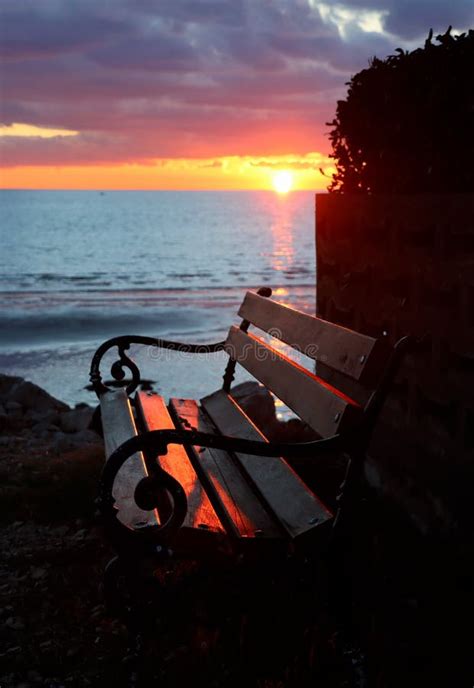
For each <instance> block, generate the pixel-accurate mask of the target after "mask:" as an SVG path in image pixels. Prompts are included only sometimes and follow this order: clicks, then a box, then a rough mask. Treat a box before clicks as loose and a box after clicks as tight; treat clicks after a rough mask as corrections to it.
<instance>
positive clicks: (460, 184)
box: [329, 27, 474, 193]
mask: <svg viewBox="0 0 474 688" xmlns="http://www.w3.org/2000/svg"><path fill="white" fill-rule="evenodd" d="M432 33H433V32H432V31H430V35H429V37H428V39H427V40H426V42H425V45H424V47H423V48H419V49H418V50H414V51H413V52H404V51H403V50H401V49H398V50H397V51H396V53H397V54H396V55H390V56H389V57H387V58H386V59H385V60H379V59H378V58H376V57H374V58H373V60H372V61H371V63H370V66H369V68H368V69H364V70H363V71H361V72H359V73H358V74H356V75H355V76H353V77H352V79H351V80H350V82H349V83H348V86H349V90H348V94H347V98H346V99H345V100H341V101H338V103H337V110H336V117H335V119H334V121H333V122H330V123H329V126H332V127H333V129H332V131H331V132H330V139H331V143H332V148H333V153H332V157H334V158H335V159H336V170H337V171H336V174H335V176H334V177H333V180H332V183H331V185H330V187H329V191H332V192H345V193H370V192H373V193H420V192H440V191H445V192H456V191H460V192H465V191H471V192H472V191H474V172H473V169H474V168H473V166H474V31H473V30H470V31H469V32H468V33H467V34H465V33H463V34H461V35H460V36H452V35H451V27H450V28H449V29H448V31H447V32H446V33H445V34H444V35H442V36H437V38H436V41H437V44H434V43H433V42H432Z"/></svg>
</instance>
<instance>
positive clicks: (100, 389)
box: [89, 335, 224, 397]
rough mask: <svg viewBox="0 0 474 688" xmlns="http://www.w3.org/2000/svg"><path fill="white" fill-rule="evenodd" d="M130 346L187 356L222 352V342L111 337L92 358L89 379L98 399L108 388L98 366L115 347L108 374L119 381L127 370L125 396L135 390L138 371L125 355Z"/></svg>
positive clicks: (130, 336)
mask: <svg viewBox="0 0 474 688" xmlns="http://www.w3.org/2000/svg"><path fill="white" fill-rule="evenodd" d="M131 344H144V345H146V346H153V347H157V348H159V349H168V350H171V351H179V352H181V353H189V354H213V353H216V352H218V351H223V349H224V342H216V343H214V344H185V343H183V342H173V341H170V340H167V339H159V338H156V337H142V336H140V335H125V336H122V337H113V338H112V339H108V340H107V341H106V342H104V343H103V344H101V345H100V346H99V348H98V349H97V351H96V352H95V354H94V356H93V357H92V362H91V367H90V375H89V379H90V381H91V383H92V387H93V389H94V392H95V393H96V394H97V396H98V397H100V396H101V395H102V394H103V393H104V392H107V391H108V390H109V388H108V387H107V386H106V385H105V384H104V383H103V382H102V376H101V374H100V364H101V361H102V358H103V357H104V355H105V354H106V353H107V352H108V351H109V350H110V349H113V348H114V347H117V351H118V359H117V360H116V361H115V363H113V364H112V366H111V369H110V373H111V375H112V377H113V378H114V380H117V381H120V380H123V378H124V377H125V369H128V370H129V371H130V373H131V374H132V380H131V382H130V383H129V384H128V385H127V388H126V391H127V394H129V395H130V394H131V393H132V392H134V391H135V390H136V388H137V387H138V385H139V384H140V370H139V368H138V366H137V365H136V363H134V362H133V361H132V359H131V358H130V357H129V356H127V354H126V353H125V352H126V351H127V350H128V349H129V348H130V345H131Z"/></svg>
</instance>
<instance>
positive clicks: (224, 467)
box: [101, 389, 333, 552]
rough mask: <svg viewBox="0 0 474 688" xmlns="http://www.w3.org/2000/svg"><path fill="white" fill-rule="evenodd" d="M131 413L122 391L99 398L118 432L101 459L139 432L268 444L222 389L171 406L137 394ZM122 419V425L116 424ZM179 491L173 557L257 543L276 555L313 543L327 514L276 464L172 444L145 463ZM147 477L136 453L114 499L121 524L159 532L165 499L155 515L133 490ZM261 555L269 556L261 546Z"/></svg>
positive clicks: (165, 511) (119, 480) (108, 438)
mask: <svg viewBox="0 0 474 688" xmlns="http://www.w3.org/2000/svg"><path fill="white" fill-rule="evenodd" d="M134 407H135V408H134V409H133V408H132V406H131V403H130V401H129V399H128V397H127V395H126V393H125V391H124V390H120V389H119V390H115V391H113V392H110V393H107V394H106V395H103V396H102V398H101V412H102V418H103V422H104V424H105V423H110V419H111V418H112V417H113V418H114V422H113V424H114V427H115V428H116V431H115V433H113V434H110V433H107V434H106V456H107V458H108V457H109V456H110V455H111V454H112V452H113V451H114V450H115V449H116V448H117V447H118V446H119V445H120V444H122V442H124V441H125V440H127V439H129V438H130V437H133V436H136V435H138V433H139V431H142V432H146V431H151V430H171V429H182V430H197V431H199V432H205V433H217V432H220V433H221V434H223V435H227V436H232V437H240V438H242V439H254V440H259V441H264V442H266V441H267V440H266V438H265V436H264V435H263V434H262V433H261V432H260V431H259V430H258V429H257V428H256V426H255V425H254V424H253V423H252V421H251V420H250V418H249V417H248V416H247V415H246V414H245V412H244V411H243V410H242V408H241V407H240V406H239V405H238V403H237V402H236V401H235V400H234V399H233V397H232V396H231V395H230V394H228V393H226V392H224V391H222V390H220V391H218V392H216V393H215V394H211V395H210V396H207V397H205V398H203V399H202V400H201V405H199V404H198V403H197V402H196V401H195V400H193V399H171V400H170V403H169V407H167V406H166V403H165V401H164V399H163V398H162V397H161V396H160V395H158V394H157V393H155V392H138V393H137V394H136V395H135V400H134ZM118 419H120V422H118ZM149 458H150V459H154V460H157V461H158V463H159V465H160V467H161V468H163V469H164V470H165V471H166V472H167V473H169V474H170V475H172V476H173V477H174V478H175V479H176V480H177V481H178V482H179V483H180V485H181V486H182V487H183V489H184V491H185V494H186V498H187V503H188V510H187V513H186V516H185V519H184V522H183V524H182V526H181V528H180V529H179V530H178V532H177V533H176V535H175V536H174V538H173V540H172V542H171V543H170V545H171V546H172V547H173V549H175V550H176V551H178V552H179V551H181V550H183V551H193V550H199V551H202V549H203V548H204V549H205V548H206V546H209V547H210V548H211V549H212V548H213V547H219V548H220V549H221V550H224V549H225V548H226V547H228V548H229V549H230V550H233V549H235V548H236V547H238V548H244V549H247V550H249V549H251V548H252V543H253V542H255V541H257V540H258V547H259V548H260V547H261V546H262V545H263V544H264V543H266V544H267V545H268V546H270V547H273V548H274V549H275V550H277V549H280V550H282V549H283V548H284V547H285V546H286V544H285V543H287V542H288V540H290V541H293V542H297V541H298V542H300V541H303V540H305V541H307V540H309V541H314V539H315V538H316V537H318V538H320V537H321V526H322V525H324V524H329V523H330V522H331V520H332V517H333V515H332V513H331V512H330V511H329V509H327V508H326V507H325V506H324V505H323V504H322V502H321V501H320V500H319V499H318V498H317V496H316V495H314V494H313V493H312V492H311V490H310V489H309V488H308V487H307V486H306V485H305V484H304V483H303V481H302V480H301V479H300V478H299V477H298V476H297V474H296V473H295V472H294V471H293V469H292V468H291V467H290V466H289V465H288V463H287V462H286V461H285V460H284V459H283V458H279V457H255V456H250V455H246V454H241V453H235V454H234V453H232V454H231V453H229V452H227V451H224V450H222V449H215V448H205V447H200V446H181V445H177V444H171V445H169V447H168V452H167V454H166V455H164V456H159V457H156V456H155V457H149ZM147 475H148V471H147V468H146V457H145V456H144V455H143V454H142V453H141V452H137V453H136V455H134V456H133V457H132V458H131V459H129V460H128V461H127V462H126V464H124V466H123V467H122V468H121V469H120V471H119V472H118V475H117V478H116V480H115V483H114V492H113V495H114V498H115V500H116V504H117V506H118V508H119V513H118V518H119V520H120V521H121V522H122V523H123V524H124V525H126V526H128V527H129V528H132V529H137V528H146V527H147V526H153V525H159V524H160V523H161V522H162V521H164V520H166V518H167V515H168V511H169V509H170V504H169V503H168V498H167V495H166V494H163V499H162V500H160V505H159V506H158V508H157V509H155V510H153V511H144V510H142V509H140V508H139V507H138V506H137V505H136V504H135V501H134V489H135V486H136V485H137V484H138V483H139V482H140V480H141V479H142V478H144V477H145V476H147ZM265 549H268V547H266V548H265Z"/></svg>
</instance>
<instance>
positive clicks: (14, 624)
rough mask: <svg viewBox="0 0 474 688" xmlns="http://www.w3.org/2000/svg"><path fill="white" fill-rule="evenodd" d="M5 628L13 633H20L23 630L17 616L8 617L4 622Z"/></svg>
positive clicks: (23, 626) (21, 621)
mask: <svg viewBox="0 0 474 688" xmlns="http://www.w3.org/2000/svg"><path fill="white" fill-rule="evenodd" d="M5 626H8V628H11V629H12V630H13V631H22V630H23V629H24V628H25V624H24V623H23V620H22V619H21V618H20V617H19V616H9V617H8V619H7V620H6V621H5Z"/></svg>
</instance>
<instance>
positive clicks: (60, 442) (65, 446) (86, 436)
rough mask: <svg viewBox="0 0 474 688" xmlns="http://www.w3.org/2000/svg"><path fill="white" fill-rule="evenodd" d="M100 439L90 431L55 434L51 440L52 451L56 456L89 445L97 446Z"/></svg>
mask: <svg viewBox="0 0 474 688" xmlns="http://www.w3.org/2000/svg"><path fill="white" fill-rule="evenodd" d="M99 442H101V439H100V438H99V437H98V436H97V435H96V433H95V432H93V431H92V430H82V431H81V432H74V433H64V432H57V433H55V434H54V435H53V437H52V440H51V447H52V449H53V451H55V452H56V453H58V454H61V453H64V452H68V451H72V450H73V449H79V448H80V447H84V446H87V445H91V444H98V443H99Z"/></svg>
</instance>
